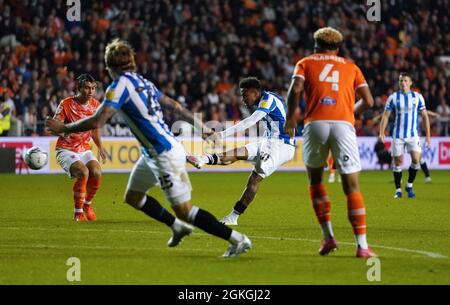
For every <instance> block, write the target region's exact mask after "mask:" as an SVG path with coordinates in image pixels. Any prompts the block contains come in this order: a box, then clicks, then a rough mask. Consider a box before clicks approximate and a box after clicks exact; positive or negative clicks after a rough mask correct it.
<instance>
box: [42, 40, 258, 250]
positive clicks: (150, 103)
mask: <svg viewBox="0 0 450 305" xmlns="http://www.w3.org/2000/svg"><path fill="white" fill-rule="evenodd" d="M105 62H106V67H107V69H108V72H109V74H110V75H111V77H112V79H114V81H113V82H112V84H111V85H110V86H109V87H108V89H107V91H106V93H105V99H104V101H103V103H102V104H101V105H100V108H99V109H98V111H97V112H96V113H95V115H94V116H91V117H88V118H86V119H83V120H81V121H78V122H76V123H72V124H67V125H64V124H62V123H61V122H59V121H57V120H52V119H48V120H47V121H46V125H47V126H48V128H50V129H51V130H52V131H54V132H63V133H73V132H80V131H86V130H90V129H95V128H99V127H101V126H103V125H104V124H105V122H106V121H107V120H108V118H110V117H111V116H112V115H113V114H114V113H116V112H117V111H120V113H121V114H122V115H123V117H124V118H125V120H126V121H127V124H128V126H129V127H130V129H131V131H132V132H133V134H134V136H135V137H136V139H137V140H138V141H139V142H140V144H141V147H142V156H141V157H140V159H139V160H138V162H137V163H136V164H135V166H134V168H133V171H132V172H131V175H130V178H129V180H128V185H127V190H126V193H125V201H126V202H127V203H128V204H130V205H131V206H133V207H135V208H136V209H138V210H141V211H142V212H144V213H145V214H147V215H148V216H150V217H152V218H154V219H156V220H158V221H160V222H163V223H165V224H166V225H167V226H169V227H170V228H171V229H172V238H171V239H170V240H169V242H168V245H169V246H170V247H173V246H176V245H177V244H178V243H179V242H180V241H181V239H182V238H183V237H184V236H186V235H188V234H190V233H191V232H192V227H191V226H189V225H187V224H185V223H184V222H182V221H180V220H178V219H177V218H175V217H174V216H173V215H172V214H170V213H169V212H167V211H166V210H165V209H164V208H163V207H162V206H161V205H160V203H159V202H158V201H157V200H156V199H155V198H153V197H151V196H148V195H147V194H146V193H147V191H148V190H149V189H150V188H152V187H154V186H156V185H158V184H159V185H160V187H161V189H162V190H163V192H164V195H165V197H166V198H167V199H168V200H169V202H170V203H171V205H172V209H173V210H174V211H175V214H176V215H177V216H178V218H179V219H181V220H183V221H186V222H189V223H191V224H193V225H195V226H197V227H199V228H200V229H202V230H204V231H206V232H208V233H210V234H212V235H215V236H217V237H220V238H222V239H225V240H227V241H229V243H230V246H229V248H228V249H227V251H226V252H225V253H224V255H223V256H225V257H232V256H237V255H239V254H241V253H243V252H247V251H248V250H249V249H250V248H251V247H252V243H251V241H250V240H249V239H248V237H247V236H245V235H243V234H241V233H239V232H237V231H234V230H231V229H230V228H228V227H226V226H225V225H223V224H222V223H220V222H219V221H218V220H217V219H216V218H215V217H214V216H213V215H211V214H210V213H209V212H207V211H205V210H203V209H200V208H199V207H197V206H194V205H192V203H191V184H190V181H189V177H188V174H187V172H186V168H185V166H186V153H185V150H184V148H183V146H182V145H181V144H180V143H179V142H178V141H177V140H176V139H175V137H174V135H173V134H172V132H171V131H170V130H169V127H168V126H167V125H166V123H165V121H164V118H163V113H162V110H161V106H164V107H169V108H171V111H172V112H174V113H178V114H179V115H180V116H182V117H183V119H185V120H187V121H188V122H190V123H193V124H196V127H199V128H200V130H204V129H203V124H202V123H201V122H197V121H196V120H194V116H193V115H192V114H191V113H190V112H188V111H186V110H185V109H183V107H181V105H180V104H179V103H177V102H176V101H174V100H172V99H171V98H169V97H168V96H166V95H164V94H163V93H162V92H160V91H159V90H158V89H157V88H156V87H155V85H154V84H153V83H152V82H150V81H148V80H147V79H144V78H143V77H142V76H141V75H140V74H138V73H136V72H135V70H136V63H135V58H134V51H133V49H132V48H131V46H129V45H128V43H126V42H125V41H122V40H119V39H115V40H113V41H112V42H111V43H110V44H108V45H107V47H106V52H105Z"/></svg>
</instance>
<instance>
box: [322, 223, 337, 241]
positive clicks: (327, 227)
mask: <svg viewBox="0 0 450 305" xmlns="http://www.w3.org/2000/svg"><path fill="white" fill-rule="evenodd" d="M320 227H321V228H322V233H323V237H324V238H325V239H329V238H331V237H334V233H333V226H332V225H331V221H325V222H323V223H321V224H320Z"/></svg>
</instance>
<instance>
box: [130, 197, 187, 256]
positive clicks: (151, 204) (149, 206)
mask: <svg viewBox="0 0 450 305" xmlns="http://www.w3.org/2000/svg"><path fill="white" fill-rule="evenodd" d="M125 202H127V203H128V204H129V205H131V206H133V207H134V208H136V209H137V210H140V211H142V212H143V213H145V214H146V215H147V216H149V217H151V218H153V219H155V220H157V221H159V222H162V223H164V224H166V225H167V226H168V227H169V228H171V230H172V237H171V238H170V239H169V241H168V243H167V245H168V246H169V247H175V246H177V245H178V244H179V243H180V242H181V240H182V239H183V237H185V236H187V235H190V234H191V233H192V226H190V225H188V224H186V223H184V222H182V221H181V220H179V219H177V218H175V217H174V216H173V215H172V214H171V213H170V212H168V211H167V210H166V209H165V208H163V207H162V206H161V204H160V203H159V202H158V200H156V199H155V198H153V197H150V196H147V195H146V194H145V193H142V192H137V191H132V190H127V193H126V195H125Z"/></svg>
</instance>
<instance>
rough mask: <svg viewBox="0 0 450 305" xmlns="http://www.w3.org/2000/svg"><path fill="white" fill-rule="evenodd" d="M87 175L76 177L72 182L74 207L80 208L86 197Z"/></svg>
mask: <svg viewBox="0 0 450 305" xmlns="http://www.w3.org/2000/svg"><path fill="white" fill-rule="evenodd" d="M87 180H88V178H87V177H83V178H76V180H75V183H74V184H73V201H74V203H75V209H77V210H80V209H81V210H82V209H83V204H84V201H85V199H86V184H87Z"/></svg>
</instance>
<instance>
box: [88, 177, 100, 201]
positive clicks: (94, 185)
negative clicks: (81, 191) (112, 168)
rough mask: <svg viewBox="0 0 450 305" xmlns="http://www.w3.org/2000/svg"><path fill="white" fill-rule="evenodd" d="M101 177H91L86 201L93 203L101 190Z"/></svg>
mask: <svg viewBox="0 0 450 305" xmlns="http://www.w3.org/2000/svg"><path fill="white" fill-rule="evenodd" d="M100 183H101V177H90V178H88V180H87V184H86V201H87V202H91V201H92V199H94V196H95V194H97V191H98V189H99V188H100Z"/></svg>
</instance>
